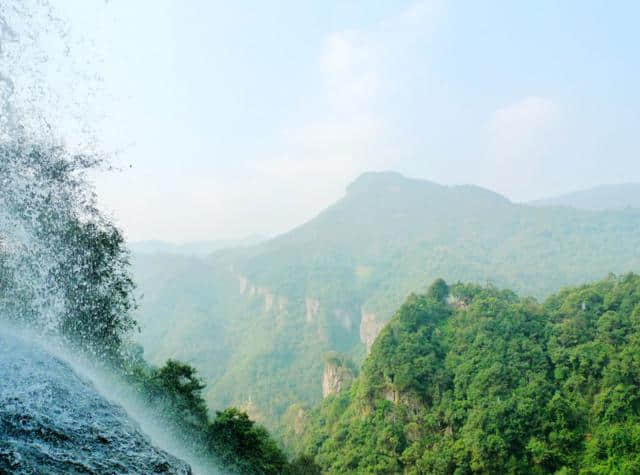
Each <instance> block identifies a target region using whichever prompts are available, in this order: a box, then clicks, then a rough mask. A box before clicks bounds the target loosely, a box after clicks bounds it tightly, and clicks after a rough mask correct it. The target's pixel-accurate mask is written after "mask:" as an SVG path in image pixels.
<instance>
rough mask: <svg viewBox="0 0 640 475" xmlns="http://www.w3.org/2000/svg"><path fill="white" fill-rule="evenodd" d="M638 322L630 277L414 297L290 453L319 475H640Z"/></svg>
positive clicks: (636, 288)
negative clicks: (536, 296)
mask: <svg viewBox="0 0 640 475" xmlns="http://www.w3.org/2000/svg"><path fill="white" fill-rule="evenodd" d="M441 295H442V294H441ZM639 319H640V277H639V276H636V275H631V274H630V275H626V276H624V277H620V278H616V277H610V278H609V279H607V280H605V281H601V282H598V283H595V284H592V285H585V286H582V287H578V288H573V289H566V290H563V291H561V292H560V293H559V294H557V295H555V296H553V297H550V298H549V299H548V300H547V301H546V302H545V303H544V304H538V303H536V302H535V301H533V300H531V299H523V298H519V297H517V296H516V294H514V293H513V292H510V291H498V290H496V289H495V288H482V287H477V286H469V285H456V286H454V287H453V288H452V292H451V296H450V297H449V298H444V299H443V298H438V296H437V294H434V293H433V292H430V295H413V296H411V297H410V298H409V299H408V300H407V301H406V302H405V304H404V305H403V306H402V307H401V308H400V310H398V312H397V313H396V314H395V316H394V317H393V319H392V320H391V322H390V323H389V324H388V325H387V327H385V329H384V330H383V331H382V333H381V334H380V336H379V337H378V339H377V340H376V342H375V343H374V345H373V348H372V352H371V354H370V356H369V357H368V358H367V359H366V361H365V363H364V365H363V369H362V375H361V376H360V377H359V378H358V379H357V380H356V381H355V382H354V384H353V385H352V386H351V387H350V388H348V389H346V390H343V391H342V392H341V393H339V394H338V395H336V396H331V397H329V398H327V399H326V400H325V401H324V402H323V403H322V405H321V406H320V407H319V408H318V409H317V410H315V411H314V412H313V413H312V414H311V415H310V416H307V425H306V428H299V429H298V432H299V434H298V436H297V437H296V438H294V439H293V440H297V441H299V440H300V439H304V440H305V442H304V444H302V445H303V446H305V448H306V450H307V452H308V453H309V454H310V455H312V456H313V457H315V460H316V462H317V463H319V465H320V466H321V467H322V469H323V473H380V474H384V473H388V474H393V473H409V474H418V473H443V474H447V473H450V474H453V473H523V474H524V473H620V474H622V473H636V472H637V468H638V464H639V463H640V458H639V456H638V454H639V453H640V399H639V397H638V392H637V386H638V384H640V361H638V357H637V355H638V352H639V351H640V327H639V326H638V324H639V323H640V320H639ZM302 434H304V437H301V435H302Z"/></svg>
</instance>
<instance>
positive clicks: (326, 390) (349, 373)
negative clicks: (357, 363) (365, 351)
mask: <svg viewBox="0 0 640 475" xmlns="http://www.w3.org/2000/svg"><path fill="white" fill-rule="evenodd" d="M355 377H356V373H355V369H354V365H353V364H352V363H351V362H350V361H349V360H347V359H346V358H344V357H340V356H337V355H335V354H331V355H329V356H328V357H327V358H326V359H325V363H324V372H323V374H322V397H323V398H325V397H327V396H332V395H334V394H338V393H339V392H340V391H342V390H343V389H344V388H346V387H348V386H350V385H351V383H352V382H353V380H354V379H355Z"/></svg>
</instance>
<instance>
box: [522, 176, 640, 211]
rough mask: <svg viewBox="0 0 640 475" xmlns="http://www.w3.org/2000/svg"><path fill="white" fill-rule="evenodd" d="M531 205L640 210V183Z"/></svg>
mask: <svg viewBox="0 0 640 475" xmlns="http://www.w3.org/2000/svg"><path fill="white" fill-rule="evenodd" d="M531 204H532V205H534V206H569V207H571V208H578V209H591V210H604V209H623V208H640V183H626V184H620V185H600V186H597V187H595V188H590V189H588V190H583V191H576V192H573V193H567V194H564V195H560V196H553V197H551V198H545V199H542V200H537V201H533V202H531Z"/></svg>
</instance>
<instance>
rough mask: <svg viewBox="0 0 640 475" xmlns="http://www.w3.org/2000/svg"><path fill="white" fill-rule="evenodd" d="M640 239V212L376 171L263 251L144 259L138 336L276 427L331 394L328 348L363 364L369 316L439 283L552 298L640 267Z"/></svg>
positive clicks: (139, 268)
mask: <svg viewBox="0 0 640 475" xmlns="http://www.w3.org/2000/svg"><path fill="white" fill-rule="evenodd" d="M638 235H640V210H637V209H622V210H609V211H602V212H587V211H581V210H576V209H569V208H560V207H532V206H526V205H520V204H514V203H510V202H509V201H508V200H507V199H505V198H503V197H502V196H500V195H498V194H495V193H492V192H490V191H488V190H483V189H481V188H478V187H472V186H457V187H447V186H440V185H438V184H435V183H430V182H426V181H420V180H411V179H407V178H404V177H402V176H399V175H396V174H392V173H379V174H373V173H372V174H365V175H363V176H362V177H360V178H359V179H358V180H357V181H356V182H354V183H353V184H352V185H351V186H350V187H349V189H348V190H347V193H346V195H345V196H344V198H342V199H341V200H340V201H338V202H337V203H335V204H334V205H332V206H330V207H329V208H327V209H326V210H324V211H323V212H322V213H320V214H319V215H318V216H317V217H316V218H315V219H313V220H311V221H309V222H308V223H305V224H304V225H302V226H300V227H298V228H296V229H294V230H292V231H291V232H289V233H286V234H284V235H281V236H278V237H276V238H274V239H270V240H267V241H265V242H263V243H261V244H260V245H257V246H252V247H247V248H244V249H226V250H219V251H217V252H216V253H214V254H213V255H211V256H209V257H207V258H204V259H195V258H180V257H179V256H168V255H145V256H140V255H137V256H135V264H134V270H135V276H136V279H135V280H136V283H137V284H138V285H139V287H140V289H141V292H142V293H144V295H145V298H144V299H142V300H141V306H140V309H139V311H138V313H137V314H136V317H137V318H138V319H139V321H140V322H141V325H142V327H143V332H142V337H141V340H140V341H141V343H143V344H144V346H145V349H146V352H147V353H146V354H148V355H149V357H150V358H151V360H152V361H153V362H154V363H156V364H160V363H161V362H163V361H165V360H166V359H167V358H169V357H174V356H175V357H178V358H180V359H183V360H186V361H191V362H193V363H194V364H195V365H196V367H198V368H199V370H200V371H201V372H202V375H203V377H204V378H205V380H206V381H207V383H208V390H207V392H206V393H205V398H206V399H207V401H208V402H209V404H210V405H211V406H212V407H227V406H240V407H244V406H246V405H247V404H248V398H249V395H251V399H252V403H253V408H252V409H253V410H252V413H251V414H252V416H253V417H255V418H257V419H259V420H260V421H261V422H263V423H264V424H266V425H267V427H269V428H275V427H276V426H277V425H278V423H279V422H280V418H281V417H282V415H283V414H285V413H286V412H287V410H288V409H289V407H290V406H291V404H294V403H300V404H303V405H310V404H316V403H318V402H320V399H321V397H322V386H321V385H322V371H323V366H324V360H323V358H324V355H325V354H326V353H327V352H329V351H336V352H339V353H342V354H346V355H348V356H349V357H350V358H352V359H353V360H354V361H356V362H357V363H358V364H360V363H361V362H362V360H363V359H364V357H365V355H366V351H367V350H366V349H365V346H364V345H363V341H362V340H363V339H364V338H362V337H361V329H362V328H361V323H362V321H363V319H364V318H363V312H364V314H367V315H369V317H370V319H369V323H371V327H379V326H380V325H382V324H384V323H385V322H387V321H388V320H389V319H390V317H391V316H392V315H393V313H394V311H395V310H396V309H397V308H398V307H399V306H400V305H401V304H402V302H403V301H404V299H405V298H406V297H407V295H409V294H411V293H412V292H420V293H425V292H427V288H426V285H425V284H427V283H430V282H432V281H433V280H434V279H436V278H438V277H442V278H443V279H445V280H447V281H449V282H455V281H457V280H463V281H465V282H473V283H476V284H483V285H484V284H486V283H488V282H491V283H493V284H494V285H496V286H500V287H508V288H513V289H514V290H515V291H517V292H522V293H523V294H525V295H533V296H535V297H537V298H542V297H545V296H547V295H549V294H550V293H551V292H553V291H556V290H557V289H559V288H561V287H563V286H566V285H576V284H579V283H581V282H585V281H588V280H593V279H599V278H602V277H603V276H605V275H607V273H609V272H617V273H624V272H628V271H640V253H638ZM463 290H464V289H458V294H457V298H458V299H459V300H460V303H464V300H465V299H466V298H467V296H466V294H465V293H464V291H463ZM467 290H469V289H467ZM432 291H433V292H438V293H439V295H440V297H444V295H445V294H446V292H445V288H444V287H443V286H442V285H436V286H435V287H434V288H433V289H432ZM267 294H269V297H267ZM503 297H504V296H501V297H499V298H503ZM436 300H437V298H436ZM269 302H271V303H269ZM316 303H317V308H316ZM310 310H313V311H310ZM609 324H610V325H614V324H616V325H617V323H615V322H610V323H609ZM603 325H604V322H603ZM575 330H576V331H578V332H579V329H577V328H576V329H575ZM618 330H620V329H618ZM371 333H375V330H372V331H371ZM364 334H366V332H364ZM416 338H417V339H419V338H418V337H417V336H416ZM612 338H617V336H615V332H614V333H612ZM214 340H215V342H216V344H215V345H212V344H211V342H212V341H214ZM435 341H436V340H434V342H435ZM407 344H408V343H407ZM412 344H413V343H412ZM438 351H440V350H438V348H437V347H435V348H432V349H429V350H426V349H424V353H423V354H421V358H424V359H429V358H436V359H437V358H438ZM430 355H431V356H430ZM396 357H397V358H400V356H396ZM403 364H404V365H405V367H406V368H405V369H404V370H402V371H400V373H397V374H394V378H395V379H396V380H397V382H398V384H402V379H403V378H405V376H404V374H406V378H405V379H406V382H405V383H404V384H407V385H410V386H411V385H416V384H417V386H420V385H421V384H423V383H421V382H418V383H415V382H414V380H412V379H411V378H412V377H411V375H410V371H409V368H408V367H409V366H411V361H410V360H408V359H407V360H406V361H405V362H404V363H403ZM425 364H426V363H425ZM425 367H426V366H425ZM398 368H400V366H398ZM428 374H430V373H427V374H424V375H423V378H424V377H427V375H428ZM416 381H418V380H416ZM376 384H378V383H376ZM416 390H418V391H419V389H416ZM422 396H423V395H422V394H421V397H422ZM424 396H425V397H426V395H424ZM428 397H433V396H428Z"/></svg>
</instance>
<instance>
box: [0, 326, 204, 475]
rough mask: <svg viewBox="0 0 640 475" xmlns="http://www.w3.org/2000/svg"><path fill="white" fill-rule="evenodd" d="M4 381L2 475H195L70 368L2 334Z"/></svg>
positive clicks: (0, 396) (0, 374) (0, 394)
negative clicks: (85, 474)
mask: <svg viewBox="0 0 640 475" xmlns="http://www.w3.org/2000/svg"><path fill="white" fill-rule="evenodd" d="M0 378H1V379H2V384H1V385H0V473H14V474H31V473H69V474H72V473H88V474H102V473H113V474H118V473H167V474H190V473H192V472H191V469H190V468H189V466H188V465H187V464H185V463H184V462H181V461H180V460H178V459H176V458H175V457H173V456H171V455H169V454H167V453H166V452H163V451H162V450H159V449H158V448H156V447H154V446H153V445H152V443H151V440H150V439H149V438H148V437H147V436H146V435H144V434H143V433H142V432H141V430H140V428H139V426H138V424H137V423H136V422H135V421H133V420H132V419H131V418H130V416H129V415H128V414H127V413H126V412H125V411H124V410H123V409H122V408H121V407H119V406H117V405H115V404H113V403H111V402H109V401H107V400H106V399H105V398H104V397H103V396H102V395H100V394H99V393H98V392H97V391H96V389H95V388H94V387H93V386H92V385H91V384H90V383H89V382H88V381H86V380H84V379H83V378H81V377H79V376H78V375H77V374H76V373H75V372H74V371H73V369H72V368H71V367H70V366H69V365H68V364H67V363H65V362H64V361H62V360H60V359H58V358H56V357H54V356H52V355H51V354H49V353H47V352H45V351H43V350H42V349H40V348H39V347H37V346H36V345H34V344H30V343H27V342H25V341H22V340H21V339H19V338H16V337H15V335H7V334H5V333H2V332H0Z"/></svg>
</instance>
